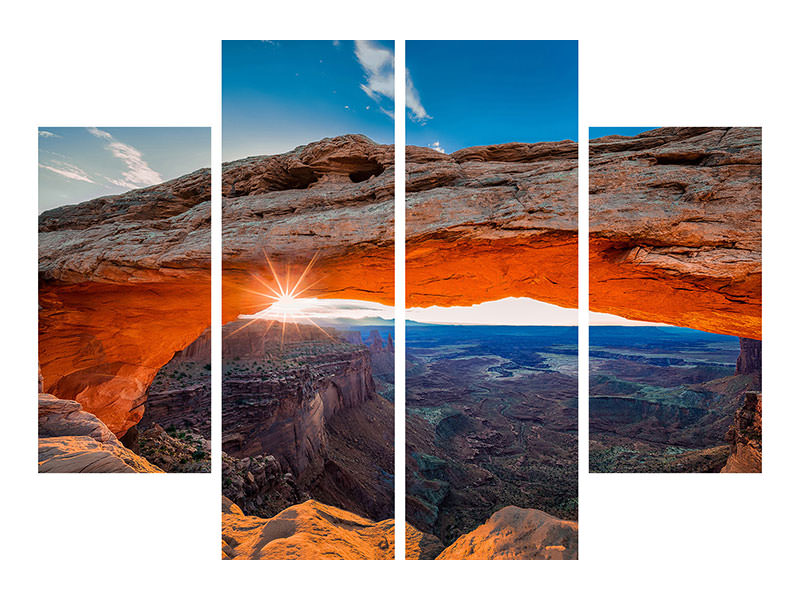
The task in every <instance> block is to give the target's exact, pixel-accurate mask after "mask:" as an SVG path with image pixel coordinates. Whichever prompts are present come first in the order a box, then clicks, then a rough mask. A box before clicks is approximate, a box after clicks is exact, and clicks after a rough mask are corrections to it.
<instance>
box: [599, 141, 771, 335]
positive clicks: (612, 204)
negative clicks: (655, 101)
mask: <svg viewBox="0 0 800 600" xmlns="http://www.w3.org/2000/svg"><path fill="white" fill-rule="evenodd" d="M589 235H590V241H589V294H590V308H591V310H593V311H599V312H606V313H613V314H617V315H621V316H623V317H628V318H632V319H642V320H647V321H657V322H663V323H668V324H671V325H680V326H684V327H692V328H694V329H702V330H705V331H711V332H714V333H723V334H728V335H735V336H740V337H745V338H751V339H761V273H762V269H761V130H760V129H758V128H737V127H734V128H662V129H656V130H652V131H648V132H645V133H642V134H640V135H638V136H636V137H632V138H628V137H621V136H608V137H605V138H599V139H596V140H592V141H591V143H590V234H589Z"/></svg>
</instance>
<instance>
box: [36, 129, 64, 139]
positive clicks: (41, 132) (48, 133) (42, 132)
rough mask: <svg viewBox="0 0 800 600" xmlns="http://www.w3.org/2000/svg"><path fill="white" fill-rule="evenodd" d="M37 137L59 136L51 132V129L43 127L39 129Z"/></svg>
mask: <svg viewBox="0 0 800 600" xmlns="http://www.w3.org/2000/svg"><path fill="white" fill-rule="evenodd" d="M39 137H41V138H58V137H61V136H60V135H58V134H57V133H53V132H52V131H46V130H44V129H40V130H39Z"/></svg>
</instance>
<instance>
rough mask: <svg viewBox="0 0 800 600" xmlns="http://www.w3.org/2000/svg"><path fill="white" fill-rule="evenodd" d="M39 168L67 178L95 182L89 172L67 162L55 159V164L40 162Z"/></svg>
mask: <svg viewBox="0 0 800 600" xmlns="http://www.w3.org/2000/svg"><path fill="white" fill-rule="evenodd" d="M39 168H40V169H46V170H48V171H50V172H52V173H55V174H56V175H61V176H62V177H66V178H67V179H73V180H75V181H85V182H86V183H95V181H94V180H93V179H92V178H91V177H89V174H88V173H86V171H84V170H83V169H81V168H80V167H76V166H75V165H71V164H70V163H67V162H62V161H53V164H50V165H45V164H43V163H39Z"/></svg>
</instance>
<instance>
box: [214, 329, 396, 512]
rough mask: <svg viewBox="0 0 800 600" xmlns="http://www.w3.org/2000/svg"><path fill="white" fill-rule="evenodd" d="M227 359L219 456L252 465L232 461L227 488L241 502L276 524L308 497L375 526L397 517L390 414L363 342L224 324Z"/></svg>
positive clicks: (316, 333) (330, 333)
mask: <svg viewBox="0 0 800 600" xmlns="http://www.w3.org/2000/svg"><path fill="white" fill-rule="evenodd" d="M223 356H224V357H225V361H224V373H223V408H222V415H223V416H222V419H223V440H222V444H223V449H224V450H225V453H226V454H227V455H229V457H230V460H231V461H234V460H237V459H238V462H239V465H240V466H242V467H246V468H244V469H242V468H239V466H234V465H233V463H231V465H230V468H229V469H228V476H227V477H225V474H224V475H223V489H224V490H228V491H229V493H230V494H232V495H233V497H234V498H235V499H236V501H237V504H240V505H242V507H243V508H244V509H245V510H246V511H247V512H248V514H254V515H256V516H261V517H272V516H273V515H275V514H276V513H277V512H278V511H280V510H283V509H284V508H286V507H288V506H289V505H290V503H291V502H293V501H297V500H298V499H299V498H308V497H312V498H315V499H317V500H320V501H323V502H325V503H327V504H333V505H335V506H338V507H340V508H343V509H345V510H348V511H353V512H356V513H358V514H361V515H364V516H367V517H370V518H373V519H376V520H380V519H383V518H386V517H388V516H390V515H391V514H392V510H393V502H394V496H393V491H392V490H393V482H394V478H393V475H392V472H393V433H394V429H393V425H392V423H393V416H394V415H393V409H392V406H391V404H390V403H389V402H388V401H387V400H386V399H384V398H383V397H381V396H380V395H379V394H377V393H376V390H375V383H374V380H373V378H372V365H371V356H370V350H369V349H368V348H367V347H366V346H365V345H364V344H361V343H359V344H351V343H349V342H345V341H344V340H343V339H341V338H339V337H337V336H336V333H335V332H334V331H333V330H330V331H321V330H320V329H318V328H316V327H314V326H311V325H295V324H290V325H288V326H287V328H286V330H284V329H283V327H282V325H281V324H280V323H276V322H275V321H264V320H242V321H235V322H233V323H229V324H227V325H225V326H224V327H223ZM248 460H249V461H251V462H250V463H248V464H247V465H244V462H245V461H248ZM261 463H263V469H261V468H259V469H258V470H257V471H258V472H253V469H252V467H253V465H261ZM243 471H244V472H243ZM262 471H263V472H262ZM248 472H249V474H248ZM240 478H242V479H243V480H244V481H242V483H241V484H237V481H238V480H239V479H240ZM226 481H227V482H228V484H229V485H228V486H227V487H226V485H225V482H226ZM262 493H263V496H264V497H262ZM266 496H268V497H266ZM234 498H232V499H234Z"/></svg>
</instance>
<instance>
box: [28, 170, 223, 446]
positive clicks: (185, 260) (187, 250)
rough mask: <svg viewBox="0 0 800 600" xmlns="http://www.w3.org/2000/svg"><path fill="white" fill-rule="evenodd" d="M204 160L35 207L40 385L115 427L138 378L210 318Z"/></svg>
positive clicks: (131, 405) (137, 403)
mask: <svg viewBox="0 0 800 600" xmlns="http://www.w3.org/2000/svg"><path fill="white" fill-rule="evenodd" d="M210 187H211V177H210V172H209V170H208V169H204V170H201V171H197V172H195V173H191V174H189V175H186V176H183V177H180V178H178V179H174V180H172V181H168V182H166V183H162V184H159V185H157V186H153V187H150V188H145V189H141V190H134V191H131V192H127V193H125V194H122V195H119V196H109V197H104V198H98V199H96V200H91V201H89V202H84V203H82V204H78V205H74V206H64V207H60V208H57V209H54V210H51V211H47V212H45V213H43V214H41V215H40V216H39V307H40V308H39V361H40V365H41V371H42V374H43V377H44V390H45V391H47V392H50V393H52V394H54V395H56V396H58V397H61V398H70V399H74V400H76V401H78V402H79V403H80V404H81V406H82V407H83V408H84V409H85V410H87V411H89V412H91V413H93V414H95V415H97V416H98V417H99V418H100V419H101V420H102V421H103V422H104V423H105V424H106V425H107V426H108V427H109V428H110V429H111V431H112V432H113V433H114V434H116V435H117V436H122V435H123V434H124V433H125V432H126V431H127V430H128V429H129V428H130V427H131V426H132V425H135V424H136V423H137V422H138V421H139V420H140V419H141V416H142V412H143V401H144V396H145V392H146V390H147V387H148V385H149V384H150V382H151V381H152V379H153V377H154V376H155V374H156V372H157V371H158V369H159V368H160V367H161V366H163V365H164V364H165V363H166V362H167V361H168V360H169V359H170V358H171V357H172V355H173V354H174V353H175V352H176V351H178V350H181V349H182V348H184V347H185V346H187V345H188V344H189V343H190V342H192V341H193V340H194V339H195V338H197V336H198V335H199V334H200V333H201V332H202V331H203V330H204V329H205V328H206V327H208V325H209V323H210V256H211V246H210Z"/></svg>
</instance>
